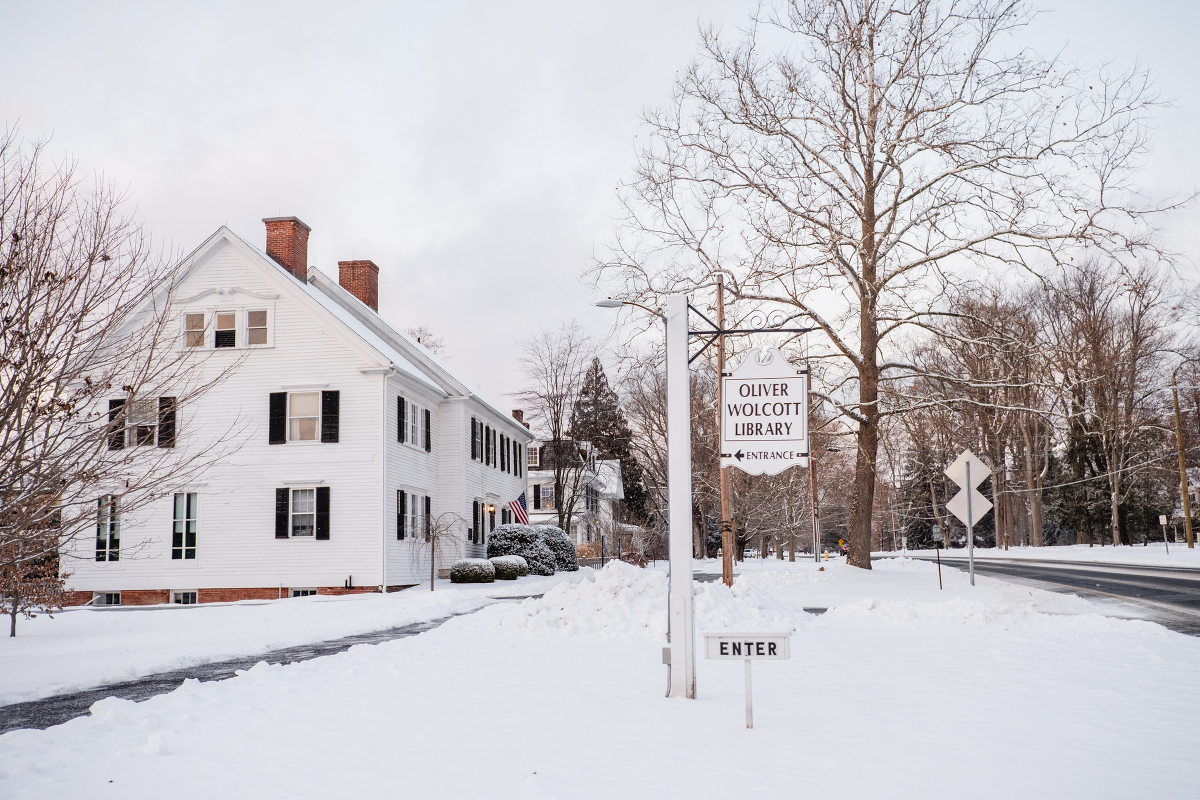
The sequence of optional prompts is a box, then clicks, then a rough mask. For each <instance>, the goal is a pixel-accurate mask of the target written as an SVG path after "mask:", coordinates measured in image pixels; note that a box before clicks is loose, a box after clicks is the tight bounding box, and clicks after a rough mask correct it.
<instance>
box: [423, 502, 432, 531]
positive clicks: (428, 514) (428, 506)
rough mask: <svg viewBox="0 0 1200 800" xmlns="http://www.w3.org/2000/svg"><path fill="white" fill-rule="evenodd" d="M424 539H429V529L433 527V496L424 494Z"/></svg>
mask: <svg viewBox="0 0 1200 800" xmlns="http://www.w3.org/2000/svg"><path fill="white" fill-rule="evenodd" d="M423 519H424V521H425V541H429V536H430V531H431V529H432V527H433V498H432V497H430V496H429V495H425V516H424V518H423Z"/></svg>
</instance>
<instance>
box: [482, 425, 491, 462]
mask: <svg viewBox="0 0 1200 800" xmlns="http://www.w3.org/2000/svg"><path fill="white" fill-rule="evenodd" d="M483 463H484V466H488V467H490V466H491V465H492V427H491V426H490V425H484V426H483Z"/></svg>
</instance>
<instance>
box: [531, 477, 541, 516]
mask: <svg viewBox="0 0 1200 800" xmlns="http://www.w3.org/2000/svg"><path fill="white" fill-rule="evenodd" d="M531 499H532V500H533V510H534V511H537V510H539V509H540V508H541V507H542V486H541V484H538V483H535V484H534V485H533V497H532V498H531Z"/></svg>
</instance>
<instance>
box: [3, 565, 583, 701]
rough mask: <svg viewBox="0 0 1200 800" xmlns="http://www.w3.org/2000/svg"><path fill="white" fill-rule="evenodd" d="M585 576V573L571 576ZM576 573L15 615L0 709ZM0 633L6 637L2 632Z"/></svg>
mask: <svg viewBox="0 0 1200 800" xmlns="http://www.w3.org/2000/svg"><path fill="white" fill-rule="evenodd" d="M581 572H586V571H581ZM580 578H581V573H579V572H577V573H560V574H558V575H556V576H554V577H551V578H537V577H533V576H530V577H526V578H522V579H521V580H519V581H499V582H497V583H490V584H451V583H450V582H449V581H445V580H442V581H437V582H436V584H435V585H436V590H435V591H433V592H430V591H429V587H428V585H426V586H425V587H420V586H417V587H413V588H411V589H406V590H405V591H402V592H393V593H392V594H388V595H386V596H384V595H381V594H359V595H346V596H343V597H324V596H316V597H296V598H286V599H283V600H245V601H242V602H239V603H205V604H203V605H191V606H181V605H157V606H123V607H121V606H114V607H109V608H92V607H90V606H83V607H76V608H70V609H67V610H66V611H63V612H60V613H56V614H55V615H54V618H53V619H51V618H50V617H48V616H46V615H44V614H39V615H38V616H37V617H36V618H35V619H32V620H27V619H24V618H18V620H17V636H16V637H15V638H8V637H4V638H0V705H8V704H10V703H19V702H22V701H24V700H33V699H36V698H39V697H47V696H49V695H53V694H61V693H63V692H71V691H77V690H80V689H88V688H91V687H93V686H101V685H104V684H109V683H117V682H119V681H125V680H130V679H132V678H137V677H141V676H143V675H150V674H152V673H155V672H165V671H167V670H172V669H178V668H180V667H188V666H192V665H195V664H206V663H209V662H212V661H222V660H225V659H229V658H236V657H238V656H249V655H257V654H259V653H266V652H269V651H271V650H278V649H279V648H282V647H292V646H294V645H302V644H312V643H313V642H322V641H326V640H330V639H338V638H341V637H343V636H351V635H353V634H357V633H367V632H370V631H377V630H383V629H385V628H392V627H398V626H401V625H411V624H413V623H416V622H426V621H428V620H432V619H438V618H440V617H445V616H448V615H450V614H457V613H463V612H467V611H474V610H475V609H478V608H482V607H483V606H484V605H486V604H488V603H490V602H493V601H491V600H489V599H488V598H489V596H492V597H502V596H505V595H517V596H520V595H530V594H538V593H540V592H544V591H546V589H547V588H549V587H550V586H552V585H554V584H555V583H558V582H561V581H564V580H566V581H571V580H579V579H580ZM5 632H7V631H5Z"/></svg>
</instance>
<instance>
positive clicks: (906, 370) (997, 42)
mask: <svg viewBox="0 0 1200 800" xmlns="http://www.w3.org/2000/svg"><path fill="white" fill-rule="evenodd" d="M1029 18H1030V13H1029V12H1028V11H1027V9H1026V6H1025V5H1024V4H1023V3H1022V2H1020V0H898V1H897V0H832V2H831V1H830V0H789V2H785V3H784V4H783V5H782V7H781V8H780V9H779V10H778V12H776V13H764V14H760V15H758V16H756V17H755V18H754V19H753V22H752V25H751V27H750V29H749V31H747V32H746V34H745V36H744V38H743V40H742V41H741V43H739V44H732V45H731V44H728V43H727V42H725V41H724V40H723V39H722V37H721V36H720V35H719V34H718V32H717V31H715V30H712V29H706V30H704V31H702V34H701V43H702V55H701V57H700V58H699V59H698V60H697V61H695V62H694V63H693V64H691V65H690V66H689V67H688V68H687V69H686V70H685V71H684V72H683V73H682V75H681V77H680V78H679V80H678V82H677V85H676V91H675V95H674V98H673V101H672V103H671V104H670V105H669V107H667V108H665V109H663V110H659V111H655V112H652V113H650V114H649V115H648V116H647V120H646V121H647V123H648V125H649V126H650V128H651V136H650V137H649V141H648V143H647V144H645V145H644V147H643V149H642V151H641V153H640V157H639V165H638V168H637V172H636V177H635V180H634V181H633V182H632V183H631V184H630V186H629V189H628V192H627V193H626V194H625V195H624V201H625V204H626V211H627V216H626V219H625V222H624V224H623V226H622V229H621V231H620V233H619V236H618V240H617V242H616V244H615V245H614V247H613V250H612V253H611V255H610V256H609V257H607V258H606V259H604V260H603V261H602V262H601V263H598V264H597V265H596V267H595V269H594V272H593V274H594V275H595V276H596V277H597V279H598V280H612V281H613V284H614V291H615V292H616V293H617V294H619V295H620V296H622V297H628V298H634V297H637V298H642V299H648V298H653V297H655V296H657V295H662V294H667V293H674V292H691V291H695V290H696V289H697V288H698V287H702V286H708V285H711V284H712V282H713V277H712V276H713V275H714V274H715V273H717V272H721V273H724V275H725V283H726V286H727V287H730V288H731V289H732V292H733V294H734V296H735V298H737V299H738V300H739V301H749V302H753V303H761V304H767V305H768V306H771V305H774V306H776V307H779V308H783V309H787V310H789V311H790V312H791V314H792V315H793V316H794V317H805V318H807V319H809V320H811V321H812V323H813V324H815V325H816V326H817V327H818V328H819V329H820V330H821V332H822V333H823V335H824V339H825V341H826V342H827V345H826V347H827V348H828V353H829V354H830V355H831V356H833V357H834V358H835V359H836V360H837V363H838V364H839V365H840V372H839V371H835V370H832V369H831V370H829V372H828V375H829V379H828V384H827V385H826V386H825V387H824V389H823V391H822V392H820V394H821V395H823V396H824V398H825V399H826V400H827V401H828V402H829V403H830V404H831V406H832V407H833V408H836V409H837V410H838V411H839V413H840V414H841V415H842V417H843V419H844V420H845V422H846V424H847V425H848V426H850V427H851V428H852V429H853V430H854V432H855V435H856V440H857V452H856V459H857V460H856V469H855V478H854V498H853V504H852V509H851V517H852V519H851V522H850V530H851V535H850V539H851V555H850V561H851V563H852V564H854V565H856V566H859V567H863V568H869V567H870V554H869V549H870V535H871V522H872V513H873V503H874V496H875V480H876V461H877V455H878V447H879V435H880V433H879V431H880V429H879V425H880V419H881V417H882V416H883V415H884V414H887V413H893V412H894V411H896V410H897V409H888V408H885V407H883V406H882V405H881V402H882V400H883V398H882V396H881V392H880V387H881V383H883V382H885V381H888V380H893V379H896V378H898V377H901V376H904V375H907V374H910V370H911V365H909V364H907V363H904V362H903V361H902V360H896V359H895V358H894V355H893V354H892V350H893V349H894V347H895V341H896V337H897V336H899V335H901V334H902V333H903V332H904V331H905V330H907V329H910V328H911V327H912V326H916V327H918V328H929V327H933V326H934V322H935V321H936V319H937V314H938V313H939V308H938V303H939V298H940V297H941V293H942V289H943V287H944V286H945V284H946V283H947V282H948V281H951V280H953V279H954V277H955V275H956V274H960V273H961V272H962V271H964V270H965V269H967V268H976V269H978V268H983V269H988V270H991V271H995V270H1002V269H1005V268H1007V267H1015V268H1023V269H1033V270H1036V269H1041V268H1042V267H1044V266H1045V265H1047V264H1053V263H1055V262H1057V261H1066V260H1067V258H1068V254H1069V253H1070V252H1071V251H1072V250H1073V249H1074V248H1077V247H1078V246H1080V245H1081V243H1084V242H1089V243H1092V244H1093V245H1094V246H1096V247H1097V248H1099V249H1101V250H1104V251H1106V252H1111V253H1117V252H1128V251H1131V250H1137V249H1139V248H1143V247H1147V246H1149V244H1150V240H1149V238H1148V236H1149V234H1146V233H1145V232H1144V231H1143V230H1142V226H1140V225H1139V222H1140V221H1141V220H1142V218H1143V216H1144V215H1145V213H1148V211H1149V210H1148V209H1144V208H1141V207H1137V206H1135V203H1136V200H1135V199H1134V198H1133V193H1132V192H1131V191H1130V187H1129V186H1128V185H1127V181H1128V180H1129V176H1130V175H1131V174H1132V171H1133V170H1134V169H1136V167H1137V162H1138V156H1139V155H1140V154H1141V153H1143V152H1144V150H1145V148H1146V143H1147V140H1146V134H1145V130H1146V126H1145V120H1146V118H1147V116H1148V113H1149V110H1150V108H1151V106H1152V104H1153V100H1154V99H1153V98H1152V97H1150V96H1149V95H1148V93H1147V89H1146V86H1147V82H1146V78H1145V76H1144V75H1143V74H1141V73H1136V72H1135V73H1129V74H1126V75H1119V76H1114V77H1110V78H1089V77H1087V76H1085V75H1083V74H1081V73H1080V72H1078V71H1076V70H1072V69H1070V68H1067V67H1065V66H1064V65H1063V64H1061V63H1060V62H1058V61H1057V60H1054V59H1049V60H1047V59H1043V58H1039V57H1038V56H1036V55H1035V54H1034V53H1032V52H1031V51H1030V50H1029V49H1028V48H1018V47H1015V46H1010V43H1011V39H1010V38H1009V37H1010V35H1011V34H1013V33H1015V32H1017V31H1019V30H1020V29H1021V28H1022V27H1023V26H1024V25H1025V24H1026V23H1027V22H1028V20H1029ZM777 43H778V46H775V45H776V44H777Z"/></svg>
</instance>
